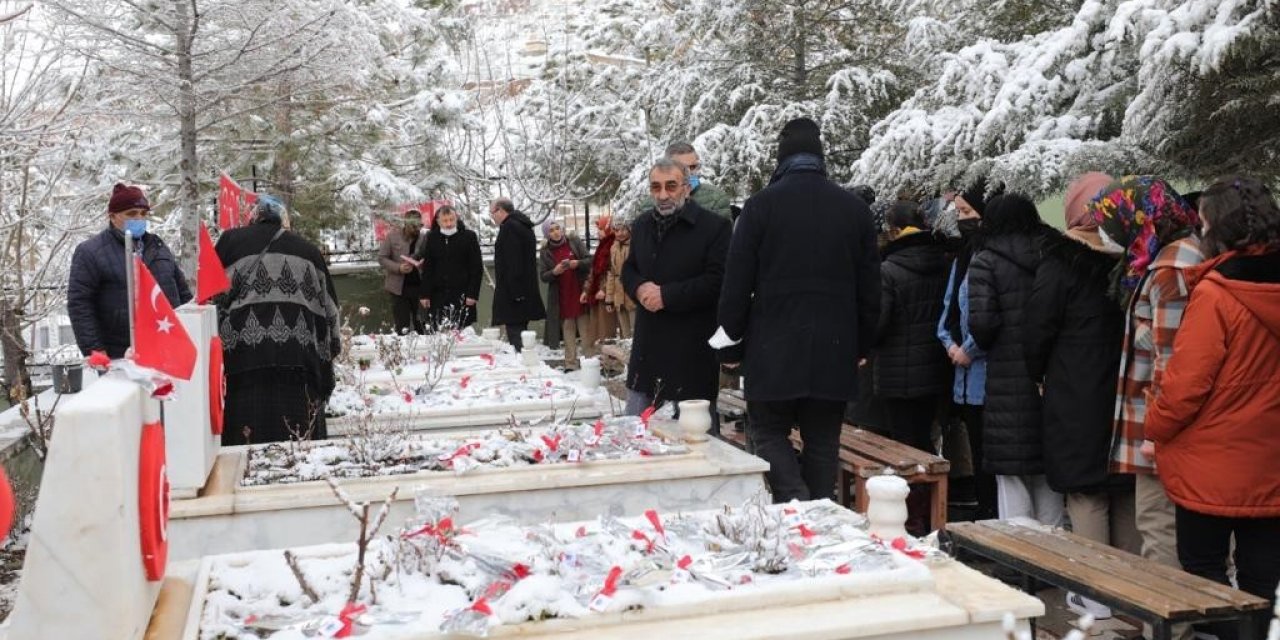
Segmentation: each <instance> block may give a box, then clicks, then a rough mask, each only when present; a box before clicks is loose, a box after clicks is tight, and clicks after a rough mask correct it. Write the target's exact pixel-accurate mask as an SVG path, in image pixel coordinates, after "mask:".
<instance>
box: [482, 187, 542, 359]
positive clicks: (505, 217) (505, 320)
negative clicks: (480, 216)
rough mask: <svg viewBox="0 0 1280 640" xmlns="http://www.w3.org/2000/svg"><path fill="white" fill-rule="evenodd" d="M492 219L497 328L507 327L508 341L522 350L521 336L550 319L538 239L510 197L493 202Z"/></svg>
mask: <svg viewBox="0 0 1280 640" xmlns="http://www.w3.org/2000/svg"><path fill="white" fill-rule="evenodd" d="M489 216H490V217H491V218H493V222H494V224H496V225H498V238H497V240H495V241H494V243H493V279H494V288H493V319H492V321H491V324H492V325H493V326H503V327H506V331H507V341H508V342H510V343H511V346H513V347H515V348H516V351H520V350H521V349H523V348H524V347H526V346H531V345H523V344H521V341H520V333H521V332H523V331H525V330H527V329H528V328H529V323H530V322H533V321H534V320H542V319H544V318H546V317H547V309H546V307H544V306H543V304H542V296H541V294H540V293H539V291H538V265H537V254H538V240H537V238H535V237H534V235H533V221H532V220H530V219H529V216H526V215H525V214H523V213H521V212H520V211H517V210H516V207H515V204H514V203H512V202H511V199H510V198H498V199H496V200H494V201H493V202H491V203H489Z"/></svg>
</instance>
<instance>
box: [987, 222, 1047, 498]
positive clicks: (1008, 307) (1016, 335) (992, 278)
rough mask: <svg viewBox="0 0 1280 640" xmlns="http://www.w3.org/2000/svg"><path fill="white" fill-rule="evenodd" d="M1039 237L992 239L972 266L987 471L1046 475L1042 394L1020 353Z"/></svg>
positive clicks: (1033, 278)
mask: <svg viewBox="0 0 1280 640" xmlns="http://www.w3.org/2000/svg"><path fill="white" fill-rule="evenodd" d="M1039 264H1040V235H1039V234H1032V233H1017V234H1009V235H999V236H995V237H992V238H988V239H986V240H985V242H984V243H983V246H982V248H981V249H979V250H978V252H977V253H975V254H974V256H973V261H972V262H971V263H970V264H969V332H970V334H971V335H972V336H973V339H974V341H975V342H977V344H978V346H979V347H981V348H982V350H983V351H986V352H987V387H986V390H987V404H986V409H985V411H984V413H983V420H982V422H983V429H984V431H985V436H984V443H983V459H984V461H983V465H984V470H985V471H986V472H987V473H992V474H996V475H1004V476H1029V475H1040V474H1042V473H1044V453H1043V438H1042V437H1041V436H1042V433H1043V428H1042V425H1041V414H1040V408H1041V407H1040V390H1039V389H1038V388H1037V387H1036V385H1035V382H1034V381H1033V380H1032V379H1031V376H1030V375H1027V363H1026V359H1025V357H1024V355H1023V353H1022V345H1023V340H1024V332H1025V330H1026V309H1027V300H1028V299H1029V298H1030V297H1031V288H1032V286H1033V285H1034V283H1035V278H1036V268H1037V267H1038V266H1039Z"/></svg>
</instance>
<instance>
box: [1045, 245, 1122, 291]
mask: <svg viewBox="0 0 1280 640" xmlns="http://www.w3.org/2000/svg"><path fill="white" fill-rule="evenodd" d="M1040 246H1041V252H1042V254H1043V257H1044V258H1045V259H1049V258H1055V259H1058V260H1061V261H1062V263H1063V264H1064V265H1066V266H1067V268H1068V270H1070V271H1071V272H1073V273H1076V274H1078V275H1080V276H1081V277H1083V278H1084V279H1086V280H1088V281H1090V282H1100V283H1103V284H1104V285H1105V284H1106V283H1107V282H1108V280H1109V279H1110V277H1111V271H1112V270H1113V269H1115V267H1116V263H1118V262H1119V261H1120V256H1117V255H1114V254H1108V253H1103V252H1101V251H1099V250H1097V249H1093V248H1091V246H1090V245H1089V244H1086V241H1084V240H1081V239H1079V238H1077V237H1075V235H1074V234H1071V233H1049V234H1045V236H1044V238H1043V240H1042V241H1041V245H1040Z"/></svg>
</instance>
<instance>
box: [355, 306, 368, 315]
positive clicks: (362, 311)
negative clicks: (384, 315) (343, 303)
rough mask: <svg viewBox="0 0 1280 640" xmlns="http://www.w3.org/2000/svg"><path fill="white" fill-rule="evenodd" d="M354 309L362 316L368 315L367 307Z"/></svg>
mask: <svg viewBox="0 0 1280 640" xmlns="http://www.w3.org/2000/svg"><path fill="white" fill-rule="evenodd" d="M356 311H357V312H358V313H359V314H360V315H362V316H367V315H369V307H360V308H359V309H356Z"/></svg>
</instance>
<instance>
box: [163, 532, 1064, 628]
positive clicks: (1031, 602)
mask: <svg viewBox="0 0 1280 640" xmlns="http://www.w3.org/2000/svg"><path fill="white" fill-rule="evenodd" d="M568 526H570V527H572V526H574V525H573V524H571V525H568ZM352 547H353V545H349V544H348V545H324V546H321V547H310V548H306V547H304V548H296V547H295V548H292V549H290V551H291V552H292V553H293V554H294V555H295V556H297V557H299V558H303V559H304V560H305V559H310V558H315V559H323V558H325V557H337V556H342V555H349V554H350V553H351V552H352ZM268 553H279V550H275V551H264V552H250V553H241V554H229V555H223V556H210V557H206V558H204V559H203V560H202V561H200V562H199V563H196V562H186V563H183V564H182V565H181V566H175V567H174V570H173V571H172V572H171V573H170V576H169V581H168V582H167V584H166V588H168V589H172V590H173V591H174V592H175V593H176V594H179V595H178V596H176V597H174V598H172V600H171V601H170V602H167V603H163V604H162V605H159V606H157V609H156V613H155V616H154V618H153V626H152V634H153V635H152V637H153V638H155V640H198V639H199V638H201V629H200V625H201V622H202V613H204V611H205V605H206V602H205V600H206V595H207V594H209V593H210V592H211V589H210V582H211V579H212V577H213V575H214V573H215V572H216V571H218V570H219V567H243V566H250V565H251V564H253V563H254V562H255V560H257V559H258V558H260V557H262V556H263V554H268ZM899 566H900V567H901V568H900V569H899V570H896V571H892V572H876V573H874V574H865V575H860V574H857V573H854V574H850V575H845V576H825V577H816V578H811V579H807V580H801V581H794V582H785V583H773V584H770V585H762V586H759V587H756V588H753V589H750V590H743V591H721V592H718V593H717V594H716V596H714V597H701V598H699V599H698V600H697V601H695V602H690V603H685V604H679V603H675V604H664V605H662V606H658V607H645V608H641V609H638V610H626V611H617V612H606V613H595V614H592V615H589V616H586V617H582V618H554V619H548V620H539V621H532V622H525V623H520V624H510V625H504V626H494V627H490V628H489V629H488V633H487V635H488V637H493V638H516V637H519V638H553V637H554V638H569V639H571V640H587V639H592V640H595V639H600V638H604V639H618V640H622V639H631V638H662V637H674V638H733V639H735V640H738V639H745V640H764V639H766V638H788V639H793V638H799V639H802V640H837V639H842V638H849V639H853V638H861V639H878V640H890V639H892V640H942V639H944V638H945V639H948V640H994V639H995V638H1000V637H1003V635H1004V634H1003V631H1002V618H1003V617H1004V616H1005V615H1006V614H1009V615H1012V616H1013V617H1014V619H1015V620H1016V621H1017V622H1016V627H1017V629H1018V630H1020V631H1025V630H1027V628H1028V626H1029V620H1030V619H1031V618H1033V617H1037V616H1040V615H1043V614H1044V605H1043V604H1042V603H1041V602H1040V601H1039V600H1037V599H1036V598H1035V597H1033V596H1030V595H1027V594H1024V593H1021V592H1019V591H1017V590H1015V589H1013V588H1011V587H1009V586H1007V585H1004V584H1003V583H1000V582H999V581H997V580H994V579H992V578H989V577H987V576H984V575H982V574H981V573H979V572H977V571H974V570H972V569H969V568H968V567H965V566H964V565H962V564H960V563H959V562H956V561H954V560H951V559H936V560H930V561H928V562H925V563H914V564H913V563H911V562H909V561H905V563H904V562H903V561H900V564H899ZM890 574H893V575H890ZM391 635H394V637H396V638H401V639H404V640H408V639H422V640H427V639H436V638H445V637H455V636H452V635H446V634H444V633H441V632H438V631H435V630H433V629H422V630H417V629H412V628H403V629H399V630H396V631H395V632H394V633H393V634H391ZM379 637H388V636H387V635H382V636H379Z"/></svg>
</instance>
